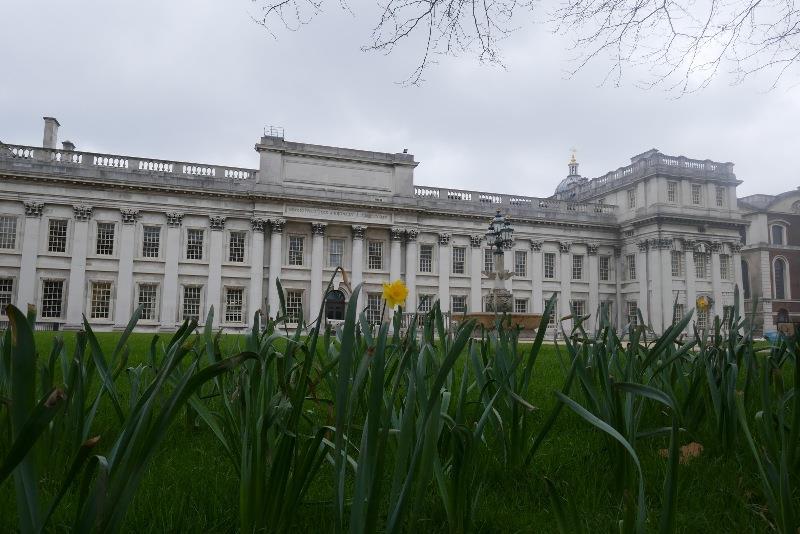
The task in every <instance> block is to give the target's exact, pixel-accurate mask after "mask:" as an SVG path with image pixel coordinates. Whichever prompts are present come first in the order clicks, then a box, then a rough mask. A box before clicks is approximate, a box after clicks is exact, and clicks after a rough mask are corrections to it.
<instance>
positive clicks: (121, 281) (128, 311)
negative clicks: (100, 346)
mask: <svg viewBox="0 0 800 534" xmlns="http://www.w3.org/2000/svg"><path fill="white" fill-rule="evenodd" d="M119 211H120V218H121V220H122V228H121V229H120V232H119V265H118V273H117V305H116V307H115V308H114V327H115V328H125V326H127V324H128V321H129V320H130V317H131V315H132V314H133V307H132V306H131V300H132V299H133V294H134V287H133V254H134V249H135V248H136V239H135V234H136V221H137V220H138V219H139V211H138V210H134V209H128V208H121V209H120V210H119Z"/></svg>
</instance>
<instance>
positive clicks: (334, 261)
mask: <svg viewBox="0 0 800 534" xmlns="http://www.w3.org/2000/svg"><path fill="white" fill-rule="evenodd" d="M343 257H344V239H331V240H329V241H328V267H341V266H342V265H343V264H342V258H343Z"/></svg>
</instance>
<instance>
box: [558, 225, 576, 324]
mask: <svg viewBox="0 0 800 534" xmlns="http://www.w3.org/2000/svg"><path fill="white" fill-rule="evenodd" d="M571 247H572V243H569V242H567V241H562V242H560V243H559V248H560V249H561V258H560V260H561V261H560V262H559V263H560V264H561V295H560V298H559V303H558V307H559V310H560V311H559V312H558V314H559V315H560V316H566V315H569V314H570V313H572V306H571V301H572V254H570V252H569V251H570V248H571ZM560 318H561V317H556V319H557V320H556V325H558V324H559V322H558V319H560ZM561 325H562V326H563V327H564V331H565V332H566V333H567V334H569V333H570V331H571V330H572V320H567V321H564V322H562V323H561ZM558 332H559V333H560V332H561V328H560V327H559V328H558Z"/></svg>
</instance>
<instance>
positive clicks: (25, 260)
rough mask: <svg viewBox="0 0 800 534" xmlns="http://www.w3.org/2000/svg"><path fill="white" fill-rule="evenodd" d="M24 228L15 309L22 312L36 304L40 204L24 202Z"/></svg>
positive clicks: (41, 206)
mask: <svg viewBox="0 0 800 534" xmlns="http://www.w3.org/2000/svg"><path fill="white" fill-rule="evenodd" d="M24 206H25V226H24V227H23V234H22V257H21V258H20V268H19V282H18V289H17V307H18V308H19V309H20V310H22V311H23V312H24V311H25V310H26V309H27V307H28V304H31V305H35V303H36V296H35V295H36V260H37V258H38V256H39V236H40V235H41V226H42V211H43V210H44V203H42V202H33V201H29V202H24Z"/></svg>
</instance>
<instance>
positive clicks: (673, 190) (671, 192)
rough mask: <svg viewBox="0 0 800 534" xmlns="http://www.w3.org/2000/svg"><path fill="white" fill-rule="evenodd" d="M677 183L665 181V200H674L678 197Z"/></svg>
mask: <svg viewBox="0 0 800 534" xmlns="http://www.w3.org/2000/svg"><path fill="white" fill-rule="evenodd" d="M677 193H678V183H677V182H667V202H675V201H676V200H677V198H678V195H677Z"/></svg>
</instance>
